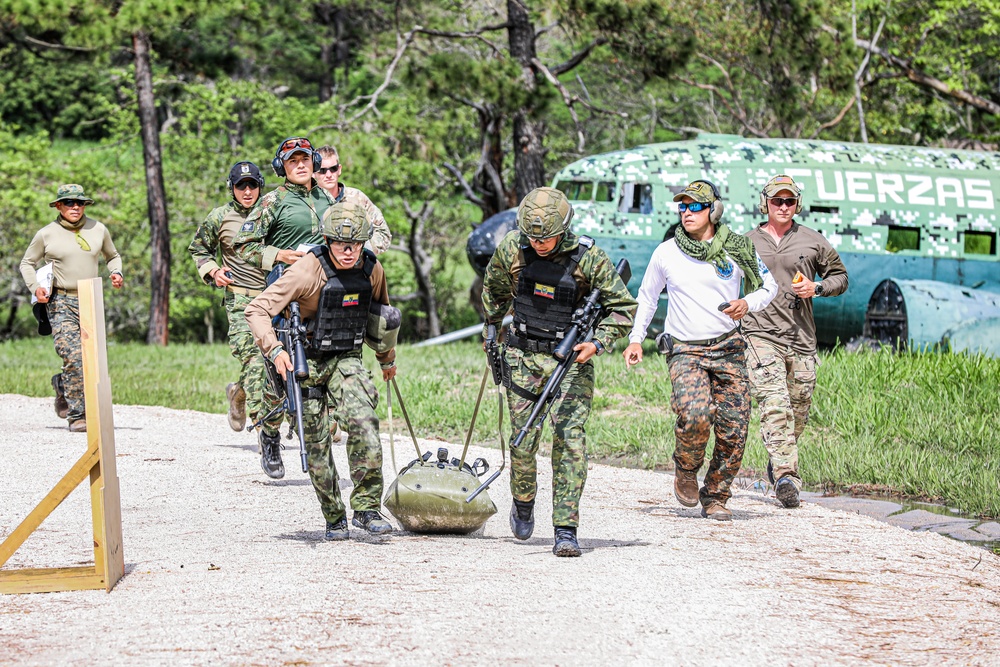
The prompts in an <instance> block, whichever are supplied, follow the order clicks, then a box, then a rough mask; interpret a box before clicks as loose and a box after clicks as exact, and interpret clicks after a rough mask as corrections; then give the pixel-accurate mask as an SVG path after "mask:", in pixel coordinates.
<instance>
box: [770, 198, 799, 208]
mask: <svg viewBox="0 0 1000 667" xmlns="http://www.w3.org/2000/svg"><path fill="white" fill-rule="evenodd" d="M769 199H770V201H771V203H772V204H774V205H775V206H788V207H790V208H794V207H795V206H797V205H798V203H799V200H798V198H797V197H770V198H769Z"/></svg>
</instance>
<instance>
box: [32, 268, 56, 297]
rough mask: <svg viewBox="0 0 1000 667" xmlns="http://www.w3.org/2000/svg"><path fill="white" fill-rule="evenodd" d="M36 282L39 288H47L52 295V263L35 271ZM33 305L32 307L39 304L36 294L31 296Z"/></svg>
mask: <svg viewBox="0 0 1000 667" xmlns="http://www.w3.org/2000/svg"><path fill="white" fill-rule="evenodd" d="M35 280H36V281H37V282H38V286H39V287H44V288H45V291H46V292H47V293H48V294H49V296H51V295H52V262H49V263H48V264H46V265H45V266H43V267H41V268H40V269H38V270H36V271H35ZM31 303H32V305H34V304H36V303H38V297H36V296H35V295H34V294H32V295H31Z"/></svg>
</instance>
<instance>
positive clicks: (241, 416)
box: [226, 382, 247, 431]
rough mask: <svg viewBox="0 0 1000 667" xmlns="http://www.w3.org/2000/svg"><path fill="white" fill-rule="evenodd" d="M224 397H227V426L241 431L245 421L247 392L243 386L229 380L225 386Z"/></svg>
mask: <svg viewBox="0 0 1000 667" xmlns="http://www.w3.org/2000/svg"><path fill="white" fill-rule="evenodd" d="M226 398H228V399H229V428H231V429H233V430H234V431H242V430H243V427H244V426H245V425H246V423H247V394H246V392H245V391H243V387H241V386H240V385H238V384H236V383H235V382H230V383H229V385H228V386H227V387H226Z"/></svg>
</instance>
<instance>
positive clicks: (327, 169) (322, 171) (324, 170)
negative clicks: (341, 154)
mask: <svg viewBox="0 0 1000 667" xmlns="http://www.w3.org/2000/svg"><path fill="white" fill-rule="evenodd" d="M338 169H340V165H339V164H335V165H333V166H332V167H321V168H320V169H317V170H316V173H317V174H325V173H327V172H331V173H332V172H336V171H337V170H338Z"/></svg>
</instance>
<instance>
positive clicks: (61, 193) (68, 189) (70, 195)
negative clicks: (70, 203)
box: [49, 183, 94, 208]
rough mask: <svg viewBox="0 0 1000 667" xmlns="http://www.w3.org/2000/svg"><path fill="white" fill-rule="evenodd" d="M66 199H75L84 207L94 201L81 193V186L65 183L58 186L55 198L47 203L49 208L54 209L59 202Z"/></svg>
mask: <svg viewBox="0 0 1000 667" xmlns="http://www.w3.org/2000/svg"><path fill="white" fill-rule="evenodd" d="M67 199H77V200H79V201H82V202H83V203H84V205H89V204H93V203H94V200H93V199H91V198H90V197H88V196H87V195H85V194H84V193H83V186H82V185H77V184H76V183H67V184H66V185H60V186H59V189H58V190H56V198H55V199H53V200H52V201H50V202H49V206H51V207H53V208H54V207H55V205H56V204H58V203H59V202H61V201H65V200H67Z"/></svg>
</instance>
